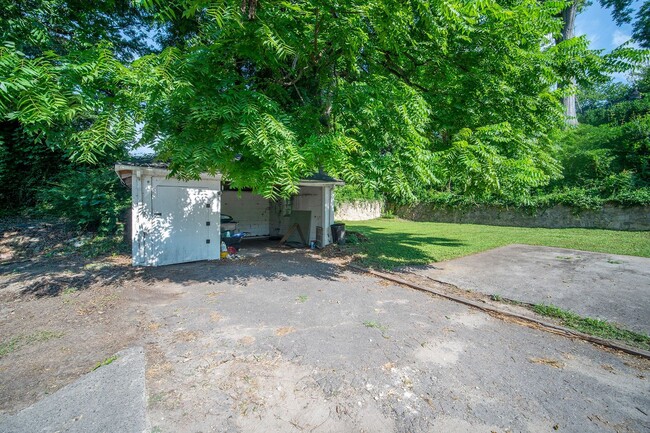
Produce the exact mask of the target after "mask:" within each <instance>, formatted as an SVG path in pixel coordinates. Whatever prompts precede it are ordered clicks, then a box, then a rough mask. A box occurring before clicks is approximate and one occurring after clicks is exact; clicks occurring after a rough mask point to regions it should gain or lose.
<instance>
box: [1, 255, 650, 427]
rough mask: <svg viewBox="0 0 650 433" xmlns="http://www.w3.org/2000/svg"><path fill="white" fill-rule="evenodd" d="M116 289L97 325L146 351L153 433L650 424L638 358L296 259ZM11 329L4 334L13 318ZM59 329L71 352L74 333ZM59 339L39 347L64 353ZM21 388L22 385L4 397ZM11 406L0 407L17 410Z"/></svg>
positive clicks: (643, 367)
mask: <svg viewBox="0 0 650 433" xmlns="http://www.w3.org/2000/svg"><path fill="white" fill-rule="evenodd" d="M112 284H113V285H112V286H110V287H103V288H98V289H97V290H108V291H115V293H118V294H119V296H120V298H119V299H120V300H121V301H120V302H121V303H120V304H119V305H118V306H116V307H115V308H110V309H108V310H107V311H105V312H104V315H105V316H106V317H107V318H106V319H104V320H105V322H104V325H103V326H104V329H111V327H112V326H118V325H117V324H119V323H121V324H122V325H119V326H121V327H119V328H115V331H117V332H116V333H117V335H115V334H116V333H115V332H114V333H113V334H112V339H109V340H110V341H114V339H115V341H117V342H118V343H119V341H120V335H119V332H123V331H124V330H125V329H133V330H134V331H133V332H132V333H133V334H134V335H131V334H127V336H126V337H124V338H123V340H125V341H124V342H123V344H126V345H135V344H141V345H142V346H144V348H145V355H146V363H147V366H146V385H147V395H148V399H147V412H148V417H149V422H150V424H151V428H152V430H151V431H154V432H197V431H201V432H283V433H284V432H306V431H312V432H351V431H356V432H373V433H375V432H430V431H450V432H453V431H470V430H475V431H524V432H525V431H529V432H538V431H554V429H558V430H559V431H565V432H596V431H598V432H601V431H638V432H641V431H647V430H648V429H649V428H650V423H649V418H648V415H647V414H648V409H647V408H648V407H650V383H649V379H648V376H649V375H650V365H649V363H648V362H647V361H645V360H642V359H638V358H634V357H631V356H626V355H622V354H618V353H611V352H608V351H604V350H602V349H599V348H596V347H594V346H592V345H590V344H587V343H583V342H580V341H572V340H569V339H566V338H563V337H559V336H555V335H552V334H548V333H545V332H543V331H539V330H535V329H529V328H525V327H522V326H520V325H517V324H513V323H508V322H503V321H500V320H498V319H495V318H492V317H490V316H488V315H485V314H483V313H480V312H477V311H474V310H472V309H470V308H468V307H465V306H462V305H458V304H456V303H453V302H450V301H446V300H442V299H438V298H434V297H432V296H429V295H427V294H424V293H421V292H417V291H413V290H411V289H408V288H404V287H400V286H394V285H391V284H387V283H386V282H385V281H382V280H378V279H375V278H371V277H369V276H367V275H365V274H357V273H353V272H349V271H347V270H344V269H342V268H339V267H337V266H335V265H333V264H330V263H325V262H320V261H318V260H316V259H314V258H310V257H308V256H306V255H305V254H303V253H302V252H301V251H289V252H284V253H280V252H275V253H265V254H262V255H260V256H258V257H256V258H251V259H247V260H243V261H241V262H225V263H205V262H203V263H194V264H187V265H178V266H169V267H165V268H158V269H147V270H144V271H142V272H139V273H136V274H133V275H132V276H131V277H130V278H126V279H120V280H118V281H117V282H113V283H112ZM93 290H95V289H93ZM89 293H90V291H89ZM140 294H141V295H142V299H138V296H139V295H140ZM82 295H83V296H86V295H85V294H83V293H82V294H80V296H82ZM57 300H58V298H56V297H52V298H47V299H43V298H41V299H35V300H30V301H26V302H25V305H27V304H28V303H32V302H40V301H45V302H51V303H52V304H51V305H55V302H57ZM19 303H20V302H19ZM25 308H27V307H25ZM16 314H18V313H16ZM93 314H95V316H94V317H99V315H98V313H93ZM108 316H110V317H108ZM0 326H2V327H3V329H7V328H8V327H10V325H9V323H8V322H7V321H5V322H1V323H0ZM11 326H13V328H12V329H13V332H15V328H16V326H18V325H16V324H13V325H11ZM23 326H25V327H28V326H29V324H27V323H26V324H23ZM88 326H89V327H92V326H93V325H92V324H91V323H90V321H89V322H88ZM72 329H74V328H72ZM93 329H95V331H94V332H99V328H93ZM136 330H137V332H136ZM61 332H65V335H66V338H70V341H68V342H66V347H67V346H68V345H69V344H71V343H72V342H73V341H74V334H73V333H72V332H71V329H68V328H66V329H62V330H61ZM3 335H4V333H3ZM84 338H88V335H87V334H84ZM96 338H98V339H101V338H103V339H107V337H100V335H99V334H97V336H96ZM62 340H64V338H60V339H52V340H49V341H48V342H47V343H42V344H44V345H49V346H47V347H45V346H40V347H41V348H42V349H46V350H48V351H51V352H52V353H64V354H65V352H64V351H62V350H61V347H59V346H57V344H58V342H61V341H62ZM79 343H80V344H82V343H83V340H81V337H80V340H79ZM114 346H115V347H117V346H119V344H117V343H114ZM38 348H39V345H35V346H33V347H28V348H25V349H22V350H18V351H16V352H14V353H12V354H9V355H7V356H6V357H5V358H3V359H0V368H2V369H3V374H2V375H0V381H1V382H0V383H1V385H2V387H3V388H2V391H4V390H6V389H15V388H20V387H22V386H23V385H22V382H21V380H20V379H21V377H20V375H17V374H12V375H10V377H11V378H12V379H11V380H9V379H7V376H6V375H5V373H6V372H8V371H13V370H12V369H13V368H14V366H13V364H12V363H11V362H10V361H16V360H18V356H19V355H20V353H21V352H22V351H23V350H25V351H28V350H33V351H34V353H37V352H36V350H37V349H38ZM56 356H59V355H56ZM95 356H96V357H98V356H100V354H99V353H97V354H96V355H95ZM102 356H103V355H102ZM22 359H23V360H24V361H25V362H27V363H29V361H28V359H26V358H22ZM57 359H60V360H61V362H62V363H63V365H58V366H57V367H56V368H55V369H52V370H51V371H50V372H49V373H47V374H45V373H44V375H43V376H42V378H43V377H44V378H48V377H56V376H57V375H61V374H65V373H64V372H65V363H66V362H67V363H68V364H72V365H74V364H75V363H76V362H77V360H76V358H75V357H74V356H72V355H71V356H69V357H67V358H66V356H59V357H58V358H57ZM100 359H101V358H100ZM22 374H23V375H29V374H30V372H29V371H23V373H22ZM37 386H38V384H37ZM21 392H23V393H27V392H28V391H27V390H19V391H18V392H14V393H13V394H12V395H13V396H14V398H16V399H19V396H20V393H21ZM10 406H11V404H5V405H4V406H3V408H4V410H9V411H11V410H16V409H19V408H20V407H13V408H9V407H10ZM23 407H24V405H23Z"/></svg>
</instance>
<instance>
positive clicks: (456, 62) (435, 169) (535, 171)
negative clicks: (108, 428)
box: [133, 0, 630, 200]
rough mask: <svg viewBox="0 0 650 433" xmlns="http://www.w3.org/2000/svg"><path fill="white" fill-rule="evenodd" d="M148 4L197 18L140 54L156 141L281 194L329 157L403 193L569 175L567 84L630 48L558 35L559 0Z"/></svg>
mask: <svg viewBox="0 0 650 433" xmlns="http://www.w3.org/2000/svg"><path fill="white" fill-rule="evenodd" d="M144 3H145V6H147V7H149V8H151V10H155V11H156V12H157V14H158V16H159V17H161V19H162V20H165V19H170V17H172V18H177V16H178V13H179V11H183V14H184V15H183V16H184V17H186V18H188V19H194V20H195V22H196V24H197V25H196V27H195V31H193V33H192V34H190V35H188V37H187V38H186V43H185V44H184V45H183V47H181V48H179V47H175V48H168V49H166V50H165V51H163V52H162V53H161V54H158V55H151V56H145V57H143V58H141V59H139V60H138V61H136V62H134V65H133V66H134V70H135V73H136V74H137V76H138V77H139V79H140V80H141V81H140V83H139V84H140V88H139V91H140V93H141V94H144V95H147V99H146V102H145V105H144V107H145V108H144V110H143V119H144V122H145V124H146V127H145V132H144V134H143V143H147V144H150V145H153V147H154V148H155V149H156V150H157V151H158V152H159V153H160V155H161V156H162V157H163V158H165V159H168V160H169V161H170V162H171V167H172V169H173V171H174V173H175V174H177V175H179V176H185V177H193V176H196V175H197V174H198V173H199V172H201V171H208V172H216V171H221V172H223V173H224V174H225V175H226V176H227V177H228V178H229V179H232V181H233V183H234V184H235V185H236V186H242V187H243V186H252V187H254V188H255V189H256V190H257V191H258V192H261V193H262V194H264V195H265V196H267V197H274V196H277V195H286V194H290V193H292V192H294V191H295V190H296V188H297V182H298V180H299V179H300V177H302V176H305V175H309V174H311V173H313V172H314V171H316V170H318V169H319V168H323V169H325V170H327V171H328V172H330V173H331V174H333V175H336V176H340V177H342V178H343V179H344V180H346V181H348V182H350V183H358V184H363V185H364V186H366V187H369V188H371V189H374V190H377V191H380V192H382V193H384V194H386V195H387V196H389V197H390V198H393V199H396V200H412V199H414V198H415V197H416V196H417V195H418V194H419V192H421V191H422V190H425V189H427V188H430V187H432V186H436V185H437V186H440V185H453V186H455V187H456V186H457V187H458V188H459V189H461V190H463V191H466V192H468V193H476V194H484V193H488V192H495V191H496V192H497V193H502V194H516V193H520V191H526V189H528V188H531V187H534V186H536V185H540V184H543V183H545V182H548V180H549V179H551V178H552V177H554V176H556V175H557V174H558V167H557V164H555V163H554V161H553V159H552V158H551V157H550V154H549V146H550V143H549V140H548V134H549V132H551V131H553V130H555V129H556V128H558V127H560V126H561V125H562V110H561V106H560V105H559V102H558V100H559V97H560V96H561V95H560V92H559V91H557V90H553V88H554V87H553V86H554V85H555V84H557V83H561V82H569V79H570V77H577V79H578V82H593V81H594V80H598V79H604V76H605V74H606V72H607V71H608V69H612V68H620V67H623V64H624V63H625V62H626V61H627V60H626V59H627V58H629V57H630V55H629V53H628V52H625V51H619V52H616V53H613V54H612V55H610V57H609V58H603V57H601V56H599V55H597V53H593V52H590V51H589V50H588V49H587V42H586V40H585V39H584V38H575V39H572V40H569V41H565V42H562V43H560V44H557V45H551V44H550V42H549V39H548V35H549V34H555V33H557V32H559V31H560V30H561V22H560V20H559V19H558V18H557V16H558V14H559V12H560V11H561V10H562V8H563V7H564V2H557V1H545V2H541V3H540V2H538V1H532V0H524V1H520V2H516V3H513V2H503V1H493V0H485V1H481V2H464V1H443V0H434V1H413V2H398V1H392V0H371V1H365V0H364V1H360V0H345V1H337V2H333V1H330V0H311V1H304V0H303V1H292V2H285V1H273V2H272V1H269V2H258V1H255V0H249V1H244V2H243V3H242V2H240V1H237V2H235V1H226V2H209V1H204V0H188V1H181V2H176V3H172V4H171V5H170V4H169V3H168V2H156V1H148V2H144ZM617 62H618V63H617Z"/></svg>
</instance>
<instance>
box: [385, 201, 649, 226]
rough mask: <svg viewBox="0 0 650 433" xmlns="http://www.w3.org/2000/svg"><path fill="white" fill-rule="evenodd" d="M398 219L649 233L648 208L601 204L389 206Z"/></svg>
mask: <svg viewBox="0 0 650 433" xmlns="http://www.w3.org/2000/svg"><path fill="white" fill-rule="evenodd" d="M392 210H393V212H394V213H395V215H397V216H399V217H400V218H405V219H409V220H413V221H434V222H446V223H464V224H486V225H495V226H513V227H545V228H568V227H580V228H598V229H609V230H634V231H640V230H650V207H648V206H646V207H642V206H638V207H621V206H615V205H604V206H603V207H602V209H598V210H582V211H580V210H576V209H573V208H570V207H567V206H561V205H558V206H554V207H551V208H548V209H543V210H538V211H536V212H535V213H531V212H527V211H524V210H521V209H506V208H501V207H493V206H476V207H467V208H449V207H434V206H432V205H430V204H416V205H410V206H396V207H393V209H392Z"/></svg>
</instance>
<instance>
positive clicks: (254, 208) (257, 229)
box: [221, 191, 271, 236]
mask: <svg viewBox="0 0 650 433" xmlns="http://www.w3.org/2000/svg"><path fill="white" fill-rule="evenodd" d="M221 212H222V213H225V214H227V215H230V216H232V217H233V218H234V219H235V221H237V223H238V224H237V228H238V229H239V231H242V232H249V233H250V234H251V236H269V235H270V234H271V233H270V228H269V216H270V203H269V200H268V199H266V198H264V197H262V196H261V195H257V194H253V193H252V192H250V191H242V192H241V193H240V192H237V191H223V193H222V194H221Z"/></svg>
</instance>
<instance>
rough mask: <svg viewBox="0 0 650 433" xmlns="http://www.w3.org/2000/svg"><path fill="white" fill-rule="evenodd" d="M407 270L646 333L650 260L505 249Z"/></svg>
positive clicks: (531, 248)
mask: <svg viewBox="0 0 650 433" xmlns="http://www.w3.org/2000/svg"><path fill="white" fill-rule="evenodd" d="M409 271H411V272H413V273H416V274H418V275H424V276H428V277H431V278H434V279H436V280H439V281H443V282H446V283H450V284H454V285H456V286H458V287H461V288H463V289H468V290H473V291H477V292H480V293H484V294H487V295H499V296H502V297H505V298H508V299H512V300H516V301H521V302H527V303H531V304H553V305H556V306H558V307H561V308H563V309H567V310H571V311H573V312H575V313H577V314H579V315H581V316H585V317H593V318H597V319H602V320H607V321H610V322H614V323H617V324H619V325H622V326H623V327H625V328H627V329H630V330H632V331H636V332H640V333H645V334H650V259H648V258H643V257H633V256H618V255H613V254H602V253H591V252H586V251H577V250H568V249H563V248H549V247H539V246H532V245H508V246H505V247H501V248H495V249H493V250H490V251H485V252H483V253H479V254H474V255H471V256H467V257H462V258H459V259H455V260H450V261H447V262H440V263H436V264H434V265H432V266H426V267H416V268H409Z"/></svg>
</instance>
